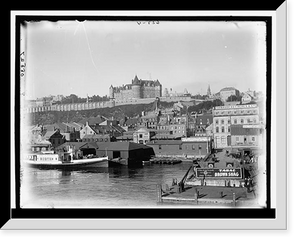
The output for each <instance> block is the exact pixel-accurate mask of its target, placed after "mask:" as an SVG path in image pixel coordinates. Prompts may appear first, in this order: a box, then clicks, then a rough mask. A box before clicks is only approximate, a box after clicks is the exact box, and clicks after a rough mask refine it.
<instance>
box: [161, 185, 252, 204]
mask: <svg viewBox="0 0 300 243" xmlns="http://www.w3.org/2000/svg"><path fill="white" fill-rule="evenodd" d="M160 192H161V193H160ZM157 202H158V203H163V204H174V203H175V204H190V205H195V204H199V205H201V204H202V205H211V206H218V205H219V206H230V207H239V206H250V205H253V204H255V195H254V193H253V192H250V193H249V192H247V188H245V187H222V186H187V185H185V186H184V188H183V189H181V188H180V186H179V185H175V186H172V187H170V188H169V187H168V186H167V185H165V186H162V185H157Z"/></svg>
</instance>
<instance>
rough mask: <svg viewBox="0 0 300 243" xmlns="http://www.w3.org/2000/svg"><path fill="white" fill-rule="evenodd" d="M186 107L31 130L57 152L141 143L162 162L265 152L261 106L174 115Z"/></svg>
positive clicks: (34, 138)
mask: <svg viewBox="0 0 300 243" xmlns="http://www.w3.org/2000/svg"><path fill="white" fill-rule="evenodd" d="M183 106H184V104H181V105H178V104H177V105H175V106H174V107H173V109H171V108H170V109H164V110H160V109H158V107H156V109H155V110H154V111H152V112H148V113H143V114H142V115H141V116H139V117H135V118H127V119H122V120H121V121H116V120H110V119H107V118H104V117H100V116H99V117H95V118H91V119H87V120H82V121H80V122H78V123H76V122H72V123H56V124H52V125H44V126H34V127H31V129H30V130H29V133H30V134H31V135H30V137H31V138H32V139H31V141H30V143H31V144H39V143H40V142H41V141H48V142H50V143H51V145H52V147H53V148H58V147H60V146H62V144H64V143H66V142H73V143H74V142H75V143H76V142H81V143H84V144H93V143H101V144H102V143H107V144H111V143H114V146H118V144H119V145H120V146H121V143H135V144H140V145H143V146H148V147H151V148H152V149H153V151H154V154H155V155H156V156H162V157H163V156H176V157H184V158H199V157H204V156H206V155H207V154H208V153H210V152H211V150H212V149H213V148H214V149H224V148H240V147H244V148H245V147H246V148H249V147H251V148H258V149H261V148H263V144H264V136H265V127H264V122H263V121H264V117H263V113H261V112H260V109H259V106H258V105H257V104H248V105H232V106H217V107H214V108H213V109H212V110H211V111H206V112H201V113H196V112H194V113H191V114H182V113H181V111H180V109H179V110H176V109H174V108H176V107H177V108H178V107H183ZM122 146H123V144H122ZM32 148H33V151H37V150H38V149H39V148H38V146H33V147H32ZM114 148H115V147H114ZM116 151H117V150H116ZM116 154H119V152H116V153H115V155H116ZM113 158H115V157H113Z"/></svg>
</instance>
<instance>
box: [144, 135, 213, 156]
mask: <svg viewBox="0 0 300 243" xmlns="http://www.w3.org/2000/svg"><path fill="white" fill-rule="evenodd" d="M147 145H148V146H150V147H152V148H153V150H154V153H155V156H157V157H182V158H202V157H205V156H206V155H207V154H209V153H210V152H211V138H210V137H191V138H182V139H181V140H153V141H151V142H148V143H147Z"/></svg>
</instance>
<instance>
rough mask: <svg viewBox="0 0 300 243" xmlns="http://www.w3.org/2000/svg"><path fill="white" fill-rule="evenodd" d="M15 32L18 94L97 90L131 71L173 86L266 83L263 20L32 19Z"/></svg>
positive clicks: (127, 78)
mask: <svg viewBox="0 0 300 243" xmlns="http://www.w3.org/2000/svg"><path fill="white" fill-rule="evenodd" d="M21 35H22V39H23V40H24V41H25V43H26V45H25V47H24V48H25V56H26V76H25V79H24V80H25V97H26V99H36V98H39V97H44V96H49V95H59V94H62V95H64V96H66V95H70V94H76V95H78V96H79V97H86V96H87V95H89V96H93V95H100V96H104V95H108V89H109V86H110V85H113V86H121V85H123V84H128V83H131V80H132V79H133V78H134V76H135V75H137V76H138V78H140V79H153V80H157V79H158V80H159V81H160V82H161V84H162V86H163V90H164V89H165V88H168V89H170V88H172V90H173V91H176V92H178V93H179V92H183V91H184V89H185V88H186V89H187V90H188V92H190V93H192V94H206V92H207V88H208V85H210V88H211V91H212V93H216V92H219V91H220V89H222V88H224V87H231V86H232V87H235V88H236V89H238V90H240V91H242V92H243V91H246V90H248V89H251V90H256V91H263V92H265V89H266V42H265V40H266V25H265V23H264V22H255V21H251V22H246V21H243V22H230V21H229V22H223V21H176V22H175V21H160V22H159V23H158V24H153V23H151V24H148V23H145V24H144V23H138V22H137V21H84V22H78V21H58V22H49V21H40V22H28V23H27V25H26V27H24V28H22V30H21Z"/></svg>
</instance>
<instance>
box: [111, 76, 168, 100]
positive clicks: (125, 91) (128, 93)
mask: <svg viewBox="0 0 300 243" xmlns="http://www.w3.org/2000/svg"><path fill="white" fill-rule="evenodd" d="M109 97H110V99H114V100H115V101H128V100H132V99H144V98H156V97H162V85H161V84H160V82H159V81H158V80H155V81H154V80H142V79H139V78H138V77H137V76H135V77H134V79H133V80H132V82H131V84H126V85H123V86H120V87H113V86H112V85H111V86H110V88H109Z"/></svg>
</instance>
